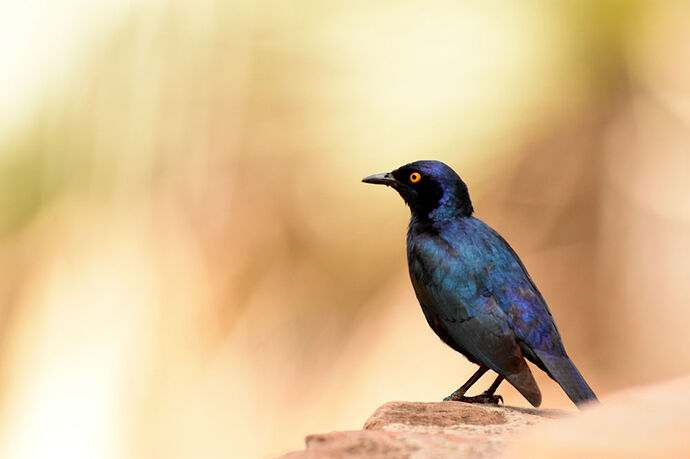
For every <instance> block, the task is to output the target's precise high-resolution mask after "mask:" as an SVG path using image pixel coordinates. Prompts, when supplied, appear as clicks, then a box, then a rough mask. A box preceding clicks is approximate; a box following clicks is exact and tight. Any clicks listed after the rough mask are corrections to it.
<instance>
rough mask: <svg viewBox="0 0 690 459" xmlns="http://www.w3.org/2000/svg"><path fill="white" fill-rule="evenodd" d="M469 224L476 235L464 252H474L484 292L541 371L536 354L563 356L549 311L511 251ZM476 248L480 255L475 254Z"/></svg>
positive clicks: (492, 235) (488, 232)
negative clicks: (503, 314) (488, 293)
mask: <svg viewBox="0 0 690 459" xmlns="http://www.w3.org/2000/svg"><path fill="white" fill-rule="evenodd" d="M473 220H474V223H475V224H476V225H477V231H474V232H473V233H472V234H473V239H474V240H473V241H472V242H473V244H471V246H470V248H469V249H466V250H469V251H470V252H475V253H473V255H474V256H475V260H480V261H479V262H478V263H477V266H478V267H479V269H480V270H481V271H482V274H483V276H482V278H483V279H484V281H485V283H486V288H487V289H488V290H489V291H491V292H492V293H493V294H494V295H495V296H496V299H497V301H498V305H499V307H500V308H501V310H502V311H503V312H504V313H505V314H506V317H507V319H508V322H509V324H510V328H511V329H512V330H513V331H514V333H515V336H516V337H517V339H518V342H519V343H520V345H521V347H522V351H523V353H524V354H525V355H526V356H527V357H528V358H529V359H530V360H532V361H533V362H534V363H536V364H537V365H539V366H540V367H542V369H545V368H544V365H543V362H542V359H541V358H539V356H538V354H539V353H548V354H551V355H554V356H559V357H560V356H565V355H566V353H565V348H564V347H563V343H562V341H561V337H560V334H559V333H558V328H556V323H555V322H554V320H553V316H552V315H551V311H549V308H548V306H547V305H546V302H545V301H544V297H542V295H541V292H539V289H537V286H536V285H535V284H534V281H532V278H531V277H530V275H529V273H528V272H527V269H526V268H525V266H524V265H523V264H522V261H521V260H520V258H519V257H518V255H517V254H516V253H515V251H514V250H513V248H512V247H511V246H510V245H509V244H508V243H507V242H506V241H505V239H503V238H502V237H501V235H500V234H498V233H497V232H496V231H494V230H493V229H492V228H491V227H489V226H488V225H486V224H485V223H484V222H482V221H481V220H477V219H473ZM477 247H479V248H481V253H476V252H477ZM537 351H539V353H537ZM547 371H548V370H547Z"/></svg>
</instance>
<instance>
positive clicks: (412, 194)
mask: <svg viewBox="0 0 690 459" xmlns="http://www.w3.org/2000/svg"><path fill="white" fill-rule="evenodd" d="M362 181H363V182H365V183H375V184H380V185H387V186H390V187H393V188H394V189H395V190H396V191H397V192H398V193H400V196H402V198H403V199H404V200H405V202H406V203H407V205H408V206H410V210H411V211H412V215H414V216H416V217H419V218H432V219H433V218H453V217H469V216H471V215H472V212H473V211H474V209H473V208H472V201H470V195H469V192H468V191H467V185H465V182H463V181H462V180H461V179H460V177H459V176H458V174H456V173H455V171H454V170H453V169H451V168H450V167H448V166H447V165H446V164H444V163H442V162H440V161H415V162H413V163H410V164H405V165H404V166H402V167H399V168H397V169H396V170H394V171H392V172H385V173H382V174H374V175H370V176H369V177H366V178H364V179H362Z"/></svg>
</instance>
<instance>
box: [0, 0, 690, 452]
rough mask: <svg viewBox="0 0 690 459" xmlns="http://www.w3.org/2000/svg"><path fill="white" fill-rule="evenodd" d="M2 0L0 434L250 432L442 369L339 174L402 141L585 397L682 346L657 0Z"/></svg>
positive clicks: (675, 53) (681, 247)
mask: <svg viewBox="0 0 690 459" xmlns="http://www.w3.org/2000/svg"><path fill="white" fill-rule="evenodd" d="M0 13H1V14H0V43H1V45H0V82H1V84H0V100H1V101H2V103H1V104H0V456H1V457H3V458H8V459H19V458H22V459H23V458H37V459H42V458H56V457H65V458H67V457H69V458H72V459H90V458H95V457H98V458H103V459H107V458H125V457H127V458H166V459H176V458H180V459H182V458H189V457H203V458H226V457H230V458H271V457H274V456H276V455H279V454H281V453H284V452H286V451H288V450H291V449H297V448H300V447H301V446H302V438H303V436H304V435H306V434H308V433H312V432H321V431H329V430H335V429H355V428H359V427H360V426H361V425H362V423H363V422H364V420H365V419H366V418H367V416H368V415H369V414H370V413H371V412H372V411H373V410H374V409H375V408H376V407H377V406H378V405H380V404H381V403H383V402H386V401H389V400H395V399H404V400H439V399H441V398H442V397H443V396H445V395H447V394H449V393H450V392H451V391H453V390H454V389H456V388H457V387H458V385H460V384H461V383H462V382H464V381H465V379H466V378H467V377H468V376H469V375H470V374H471V373H472V372H473V371H474V367H473V366H472V365H470V364H468V363H467V362H466V361H465V360H464V359H463V358H462V357H460V356H459V355H457V354H456V353H454V352H453V351H452V350H450V349H449V348H447V347H446V346H444V345H443V344H442V343H441V342H440V341H439V340H438V339H437V338H436V337H435V336H434V334H433V333H432V332H431V330H429V329H428V327H427V325H426V323H425V321H424V319H423V316H422V313H421V311H420V309H419V306H418V305H417V302H416V300H415V298H414V295H413V292H412V289H411V287H410V285H409V280H408V277H407V272H406V269H407V268H406V262H405V251H404V236H405V231H406V223H407V219H408V210H407V209H406V208H405V207H404V205H403V203H402V201H401V200H400V198H399V197H398V196H397V195H396V194H395V193H394V192H392V191H391V190H390V189H384V188H383V187H372V186H368V185H364V184H361V183H359V181H360V179H361V178H362V177H364V176H365V175H369V174H371V173H375V172H382V171H387V170H391V169H393V168H395V167H397V166H399V165H401V164H404V163H406V162H409V161H412V160H415V159H440V160H443V161H445V162H447V163H449V164H450V165H451V166H453V167H454V168H455V169H456V170H457V171H458V172H459V173H460V175H461V176H462V177H463V178H464V179H465V181H466V182H467V183H468V185H469V186H470V190H471V193H472V196H473V199H474V201H475V207H476V209H477V216H479V217H480V218H482V219H484V220H485V221H487V222H488V223H489V224H491V225H492V226H493V227H494V228H496V229H497V230H498V231H499V232H501V233H502V234H503V235H504V236H505V237H506V239H508V240H509V241H510V242H511V244H512V245H513V247H514V248H515V249H516V250H517V251H518V253H520V254H521V256H522V258H523V260H524V262H525V264H526V265H527V267H528V269H529V270H530V272H531V274H532V276H533V277H534V279H535V280H536V282H537V284H538V285H539V286H540V288H541V290H542V292H543V293H544V296H545V297H546V299H547V301H548V302H549V304H550V305H551V309H552V311H553V313H554V316H555V317H556V319H557V322H558V324H559V327H560V330H561V332H562V334H563V336H564V339H565V343H566V346H567V348H568V350H569V352H570V354H571V356H572V358H573V359H574V361H575V362H576V363H577V364H578V366H579V367H580V369H581V370H582V372H583V373H584V374H585V375H586V376H587V378H588V380H589V381H590V383H591V385H592V386H593V388H594V389H595V391H597V392H598V393H599V394H600V395H601V396H603V397H604V398H605V397H606V394H607V393H610V392H613V391H615V390H617V389H620V388H624V387H628V386H633V385H637V384H643V383H647V382H652V381H658V380H664V379H667V378H671V377H673V376H677V375H681V374H687V373H688V372H690V337H688V321H689V320H690V282H689V281H688V279H689V276H690V256H689V255H690V199H689V198H690V5H689V4H688V3H687V2H682V1H678V2H673V1H657V2H643V1H632V0H631V1H598V0H591V1H578V2H548V1H543V2H542V1H535V2H479V1H477V2H467V1H466V2H458V1H450V0H447V1H445V0H434V1H416V0H406V1H387V0H369V1H367V2H352V1H340V0H335V1H328V2H320V1H316V0H295V1H285V0H255V1H251V0H249V1H243V0H233V1H223V0H194V1H192V0H186V1H185V0H148V1H146V0H142V1H122V0H98V1H93V0H90V1H86V0H61V1H53V2H50V1H41V0H21V1H19V0H15V1H11V0H10V1H4V2H2V4H1V5H0ZM539 373H540V374H539V377H538V381H539V383H540V386H541V388H542V391H543V393H544V404H543V406H545V407H550V408H566V409H572V405H571V404H570V402H569V401H568V400H567V398H566V397H565V395H564V394H563V393H562V392H561V391H560V389H559V388H558V387H557V386H556V385H555V384H554V383H553V382H551V381H550V380H548V378H546V377H545V376H544V375H543V374H541V372H539ZM489 382H490V379H489V377H488V376H487V377H485V379H483V380H482V382H481V383H480V384H485V385H488V384H489ZM499 392H500V393H502V394H503V395H504V397H505V398H506V402H507V403H509V404H514V405H520V406H525V404H526V402H525V401H524V400H523V399H522V398H521V397H520V396H519V395H518V394H517V393H516V392H515V391H514V390H512V388H510V387H509V386H508V385H505V384H504V385H503V386H502V388H501V390H500V391H499ZM674 396H683V394H669V400H671V399H672V398H673V397H674Z"/></svg>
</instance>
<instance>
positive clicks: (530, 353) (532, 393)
mask: <svg viewBox="0 0 690 459" xmlns="http://www.w3.org/2000/svg"><path fill="white" fill-rule="evenodd" d="M364 181H365V182H368V183H381V184H385V185H389V186H392V187H393V188H395V189H396V190H397V191H398V192H399V193H400V194H401V196H402V197H403V198H404V199H405V201H406V202H407V204H408V205H409V206H410V210H411V212H412V217H411V219H410V226H409V230H408V234H407V259H408V266H409V271H410V278H411V280H412V285H413V287H414V290H415V293H416V295H417V298H418V299H419V302H420V304H421V306H422V310H423V311H424V315H425V317H426V319H427V322H428V323H429V325H430V326H431V328H432V329H433V330H434V331H435V332H436V334H437V335H438V336H439V337H440V338H441V339H442V340H443V341H444V342H445V343H447V344H448V345H449V346H451V347H452V348H453V349H455V350H456V351H458V352H460V353H462V354H464V355H465V356H466V357H467V358H468V359H469V360H470V361H472V362H474V363H477V364H478V365H480V371H479V372H478V374H480V375H481V373H483V372H482V369H484V371H485V370H486V369H491V370H493V371H495V372H496V373H498V374H499V375H500V376H499V378H498V379H497V381H496V383H494V385H492V389H493V390H495V388H496V387H497V386H498V384H500V381H501V379H502V378H505V379H507V380H508V381H509V382H510V383H511V384H512V385H513V386H515V388H517V389H518V390H519V391H520V393H522V394H523V396H525V398H527V400H528V401H529V402H530V403H532V404H533V405H534V406H538V405H539V404H540V403H541V394H540V392H539V388H538V387H537V384H536V382H535V381H534V377H533V376H532V373H531V371H530V369H529V367H528V366H527V364H526V362H525V358H527V359H528V360H530V361H532V362H533V363H535V364H536V365H537V366H538V367H539V368H541V369H542V370H544V371H546V372H547V373H548V374H549V376H551V377H552V378H553V379H554V380H555V381H556V382H558V383H559V384H560V385H561V387H562V388H563V389H564V390H565V392H566V393H567V394H568V396H569V397H570V398H571V400H573V402H575V403H576V404H579V403H581V402H585V401H588V400H595V399H596V396H595V395H594V393H593V392H592V390H591V389H590V388H589V386H588V385H587V383H586V382H585V380H584V379H583V378H582V375H581V374H580V373H579V371H578V370H577V368H575V366H574V365H573V363H572V362H571V361H570V359H569V357H568V356H567V354H566V352H565V348H564V347H563V343H562V341H561V338H560V335H559V333H558V329H557V328H556V325H555V323H554V320H553V317H552V315H551V312H550V311H549V309H548V307H547V305H546V302H545V301H544V298H543V297H542V295H541V293H540V292H539V290H538V289H537V287H536V286H535V284H534V282H533V281H532V279H531V278H530V276H529V274H528V273H527V270H526V269H525V267H524V265H523V264H522V262H521V261H520V259H519V258H518V256H517V254H516V253H515V252H514V251H513V249H512V248H511V247H510V246H509V245H508V243H507V242H506V241H505V240H504V239H503V238H502V237H501V236H500V235H499V234H498V233H496V232H495V231H494V230H493V229H491V228H490V227H489V226H488V225H486V224H485V223H484V222H482V221H481V220H478V219H476V218H474V217H472V213H473V208H472V203H471V201H470V198H469V193H468V191H467V187H466V185H465V184H464V182H463V181H462V180H461V179H460V177H458V175H457V174H456V173H455V172H454V171H453V170H452V169H451V168H449V167H448V166H446V165H445V164H443V163H441V162H438V161H417V162H415V163H411V164H408V165H405V166H403V167H401V168H399V169H396V170H395V171H393V172H391V173H387V174H378V175H374V176H371V177H367V178H366V179H364ZM477 379H478V377H477ZM475 380H476V379H475ZM473 382H474V381H473V380H471V381H468V383H466V385H465V386H463V387H462V388H461V389H459V391H460V393H459V395H457V397H456V398H454V399H458V400H468V401H476V400H474V399H473V398H468V397H464V392H465V391H466V389H467V388H468V387H469V385H471V383H473ZM486 395H487V397H489V398H490V399H492V400H494V399H495V397H493V392H492V391H491V393H489V394H486ZM491 397H493V398H491ZM480 399H481V398H480ZM481 400H484V399H481Z"/></svg>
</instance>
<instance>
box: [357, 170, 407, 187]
mask: <svg viewBox="0 0 690 459" xmlns="http://www.w3.org/2000/svg"><path fill="white" fill-rule="evenodd" d="M362 181H363V182H364V183H373V184H376V185H388V186H393V185H395V184H397V183H398V181H397V180H396V179H395V177H393V174H391V173H390V172H383V173H381V174H374V175H370V176H369V177H364V178H363V179H362Z"/></svg>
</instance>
